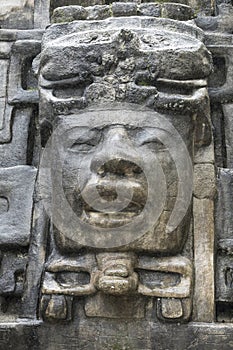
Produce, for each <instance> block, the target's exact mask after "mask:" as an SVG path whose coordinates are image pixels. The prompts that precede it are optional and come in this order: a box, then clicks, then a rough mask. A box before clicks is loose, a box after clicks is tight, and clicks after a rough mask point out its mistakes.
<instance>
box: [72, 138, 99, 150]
mask: <svg viewBox="0 0 233 350" xmlns="http://www.w3.org/2000/svg"><path fill="white" fill-rule="evenodd" d="M97 144H98V140H96V139H92V140H77V141H75V143H74V144H73V145H72V147H71V150H72V151H73V152H83V153H85V152H90V151H92V150H93V148H94V147H95V146H96V145H97Z"/></svg>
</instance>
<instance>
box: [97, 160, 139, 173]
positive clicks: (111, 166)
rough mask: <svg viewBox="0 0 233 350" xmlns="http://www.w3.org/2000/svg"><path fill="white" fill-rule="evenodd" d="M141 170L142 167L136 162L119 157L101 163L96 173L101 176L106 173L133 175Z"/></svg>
mask: <svg viewBox="0 0 233 350" xmlns="http://www.w3.org/2000/svg"><path fill="white" fill-rule="evenodd" d="M142 172H143V170H142V168H141V167H139V166H138V165H137V164H135V163H133V162H131V161H129V160H125V159H120V158H115V159H111V160H109V161H106V162H105V163H104V164H103V165H101V166H100V167H99V168H98V170H97V174H98V175H99V176H101V177H103V176H105V175H107V174H110V175H111V174H113V175H118V176H127V177H128V176H134V175H135V174H141V173H142Z"/></svg>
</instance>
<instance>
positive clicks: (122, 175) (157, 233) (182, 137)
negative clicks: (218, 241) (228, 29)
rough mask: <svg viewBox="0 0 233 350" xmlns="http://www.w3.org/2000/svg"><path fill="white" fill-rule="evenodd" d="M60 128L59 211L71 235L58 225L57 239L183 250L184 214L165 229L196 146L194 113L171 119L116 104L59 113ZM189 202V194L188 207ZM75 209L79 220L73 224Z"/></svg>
mask: <svg viewBox="0 0 233 350" xmlns="http://www.w3.org/2000/svg"><path fill="white" fill-rule="evenodd" d="M138 108H139V110H138ZM140 109H141V110H140ZM55 130H57V135H56V133H55V138H54V140H55V141H54V145H55V146H54V148H55V159H54V166H53V168H54V173H53V174H54V176H53V187H54V191H53V196H54V203H55V202H56V203H58V205H57V204H56V203H55V204H54V207H55V212H56V214H54V216H55V217H56V218H59V217H61V218H62V220H61V221H62V222H63V223H62V225H63V228H64V229H65V232H67V231H69V230H70V232H69V233H68V236H69V238H68V239H67V234H66V233H65V234H64V235H63V233H64V232H63V233H62V231H63V230H62V229H61V230H60V231H61V232H58V231H56V237H57V238H58V237H59V239H58V244H59V245H61V246H62V247H63V248H67V249H76V248H77V247H79V246H80V245H87V246H94V247H96V248H105V247H108V248H113V247H119V246H124V247H122V248H120V249H121V250H125V249H127V250H129V249H134V250H135V249H136V250H147V251H148V250H149V251H154V252H166V253H167V252H171V253H172V252H173V251H175V250H177V249H178V250H179V249H181V247H182V244H183V242H184V240H185V236H186V234H187V232H186V220H185V219H184V220H182V219H183V218H184V216H185V215H181V217H180V219H178V221H177V222H176V224H177V226H175V227H174V229H173V230H172V232H167V233H166V226H167V224H168V222H169V218H170V217H171V213H172V212H173V211H174V210H177V209H175V205H176V200H177V196H178V193H179V191H180V186H181V185H180V184H181V183H184V182H185V178H186V177H187V173H184V172H182V171H180V170H181V169H179V167H180V164H182V162H183V163H184V164H186V165H187V157H188V158H189V153H188V150H187V149H191V148H192V131H193V123H192V117H188V116H186V117H184V116H177V118H176V121H174V120H172V117H169V116H163V115H161V114H159V113H156V112H153V111H151V110H148V109H145V108H143V109H142V108H141V107H140V106H135V105H134V106H133V105H127V104H126V105H124V104H122V105H119V104H115V105H112V106H110V107H108V106H103V107H96V108H95V109H94V110H87V111H84V112H82V113H80V114H75V115H70V116H59V117H58V118H57V123H56V129H55ZM179 142H180V144H178V143H179ZM186 147H187V148H186ZM57 148H58V149H57ZM184 148H185V151H184ZM188 161H189V160H188ZM58 166H59V167H60V168H61V169H62V170H61V182H60V183H61V184H62V188H63V190H64V198H65V200H64V201H62V202H61V199H59V196H60V192H59V191H58V190H57V188H58V186H60V185H59V183H58V182H59V181H60V180H58V177H57V172H56V170H57V168H58ZM187 169H188V168H187V166H186V172H188V170H187ZM182 200H183V201H185V198H183V199H182ZM189 203H190V197H189V201H188V202H187V204H186V211H185V213H186V212H187V210H188V205H189ZM66 209H68V210H67V211H66ZM71 212H72V215H71ZM185 213H184V214H185ZM74 216H76V219H77V220H78V221H79V224H77V226H75V224H74V225H72V224H71V221H72V220H73V218H74ZM75 222H76V223H77V221H75ZM80 223H81V225H80ZM55 225H56V222H55ZM68 227H69V229H68ZM85 236H86V238H85ZM171 237H172V240H171ZM70 238H71V239H70Z"/></svg>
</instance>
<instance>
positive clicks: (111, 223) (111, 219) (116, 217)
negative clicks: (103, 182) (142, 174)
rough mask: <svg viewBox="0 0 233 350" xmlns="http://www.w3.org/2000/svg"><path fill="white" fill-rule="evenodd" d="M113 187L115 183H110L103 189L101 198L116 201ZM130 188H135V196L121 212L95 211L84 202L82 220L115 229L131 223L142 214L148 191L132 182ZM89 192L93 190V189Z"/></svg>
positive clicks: (143, 186) (140, 184)
mask: <svg viewBox="0 0 233 350" xmlns="http://www.w3.org/2000/svg"><path fill="white" fill-rule="evenodd" d="M97 186H98V184H97V185H96V188H98V187H97ZM113 187H114V186H113V183H112V181H110V183H109V186H106V188H104V189H103V188H102V189H101V191H100V195H101V197H103V198H104V199H105V200H106V199H107V198H108V199H109V201H112V200H114V199H116V198H114V191H112V189H113ZM130 187H131V189H132V188H133V196H132V199H131V201H130V203H129V204H128V205H127V207H125V208H123V209H122V210H120V211H114V210H112V211H108V212H104V211H103V212H102V211H98V210H96V209H94V208H93V207H92V206H90V205H88V204H87V203H86V202H84V201H83V212H82V216H81V219H82V220H83V221H85V222H86V223H88V224H90V225H94V226H98V227H102V228H114V227H119V226H123V225H126V224H128V223H130V222H131V221H132V220H133V218H134V217H136V216H138V215H139V214H140V213H141V212H142V210H143V208H144V206H145V204H146V200H147V190H146V189H145V185H144V184H143V183H140V182H138V181H132V182H130ZM89 190H91V188H90V189H89ZM126 195H127V188H126Z"/></svg>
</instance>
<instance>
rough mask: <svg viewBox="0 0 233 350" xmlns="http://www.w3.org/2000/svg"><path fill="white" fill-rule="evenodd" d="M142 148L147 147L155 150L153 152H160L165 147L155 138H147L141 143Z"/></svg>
mask: <svg viewBox="0 0 233 350" xmlns="http://www.w3.org/2000/svg"><path fill="white" fill-rule="evenodd" d="M141 145H142V146H147V147H148V148H150V149H152V150H155V151H160V150H165V149H166V146H165V145H164V144H163V143H162V142H161V141H160V140H158V139H156V138H154V139H153V138H148V139H145V140H143V141H142V143H141Z"/></svg>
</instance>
